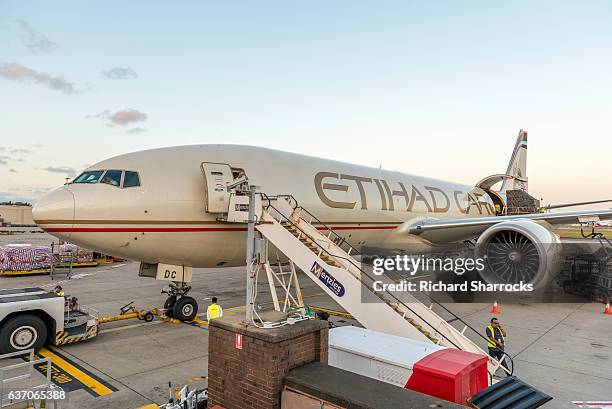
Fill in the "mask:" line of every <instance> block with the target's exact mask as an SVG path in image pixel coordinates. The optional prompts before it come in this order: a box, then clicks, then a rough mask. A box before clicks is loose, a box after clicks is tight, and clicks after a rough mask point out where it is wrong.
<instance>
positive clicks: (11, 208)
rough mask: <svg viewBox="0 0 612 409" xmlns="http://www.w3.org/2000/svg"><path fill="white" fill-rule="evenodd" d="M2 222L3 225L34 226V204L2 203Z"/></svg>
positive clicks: (0, 213) (0, 210)
mask: <svg viewBox="0 0 612 409" xmlns="http://www.w3.org/2000/svg"><path fill="white" fill-rule="evenodd" d="M0 223H1V224H2V225H13V226H15V225H17V226H34V225H35V224H36V223H34V219H32V206H25V205H0Z"/></svg>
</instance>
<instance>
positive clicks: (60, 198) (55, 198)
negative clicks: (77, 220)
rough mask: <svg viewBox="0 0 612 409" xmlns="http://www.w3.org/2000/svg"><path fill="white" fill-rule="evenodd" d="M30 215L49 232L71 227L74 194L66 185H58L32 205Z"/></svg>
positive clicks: (72, 222)
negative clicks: (58, 186)
mask: <svg viewBox="0 0 612 409" xmlns="http://www.w3.org/2000/svg"><path fill="white" fill-rule="evenodd" d="M32 216H33V218H34V221H35V222H36V224H38V225H39V226H40V227H41V228H43V229H45V230H48V231H49V232H52V231H53V230H55V229H57V228H60V227H69V228H72V226H73V224H74V195H73V194H72V192H71V191H70V190H69V189H67V188H66V187H60V188H59V189H56V190H54V191H53V192H51V193H49V194H48V195H46V196H44V197H43V198H42V199H40V200H39V201H38V202H37V203H36V205H34V208H33V209H32ZM66 233H68V232H66ZM68 235H69V234H68Z"/></svg>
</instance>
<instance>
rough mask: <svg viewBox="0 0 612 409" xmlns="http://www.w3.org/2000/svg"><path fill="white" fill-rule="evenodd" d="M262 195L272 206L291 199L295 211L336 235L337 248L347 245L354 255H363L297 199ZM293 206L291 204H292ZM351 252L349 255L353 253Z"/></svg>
mask: <svg viewBox="0 0 612 409" xmlns="http://www.w3.org/2000/svg"><path fill="white" fill-rule="evenodd" d="M260 194H261V195H262V197H264V198H265V199H266V200H267V201H268V204H271V200H272V199H278V198H282V197H287V198H289V199H291V200H292V201H293V202H295V206H291V207H292V208H293V210H294V211H295V210H300V211H302V210H303V211H304V212H306V213H307V214H308V216H310V217H312V218H313V219H314V220H316V222H317V224H319V225H321V226H323V227H324V228H323V229H321V230H322V231H329V232H330V233H331V234H332V235H334V236H335V237H336V238H338V239H339V242H338V243H335V244H336V245H337V246H342V244H346V245H347V246H349V249H350V250H351V251H352V252H354V253H353V254H355V255H357V254H361V252H360V251H359V250H357V247H355V246H353V245H352V244H351V243H350V242H349V241H348V240H347V239H346V238H345V237H344V236H341V235H339V234H338V233H336V232H335V231H334V229H333V227H331V226H328V225H327V224H325V223H324V222H322V221H321V220H320V219H319V218H318V217H317V216H315V215H314V214H312V213H311V212H310V210H308V209H306V208H305V207H304V206H301V205H300V204H299V202H298V201H297V199H296V198H295V197H294V196H293V195H275V196H268V195H267V194H265V193H263V192H262V193H260ZM290 204H291V203H290ZM351 251H349V253H350V252H351Z"/></svg>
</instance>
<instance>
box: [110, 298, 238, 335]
mask: <svg viewBox="0 0 612 409" xmlns="http://www.w3.org/2000/svg"><path fill="white" fill-rule="evenodd" d="M240 312H244V305H241V306H238V307H232V308H228V309H226V310H224V311H223V313H224V314H225V315H235V314H238V313H240ZM201 316H206V313H205V312H201V313H199V314H198V315H196V318H194V319H193V320H192V321H191V323H194V324H199V325H200V326H202V325H208V321H206V320H202V319H200V318H198V317H201ZM164 322H166V321H162V320H159V321H153V322H142V323H139V324H130V325H123V326H121V327H114V328H107V329H101V330H100V332H99V334H106V333H110V332H117V331H123V330H125V329H132V328H138V327H144V326H148V325H157V324H162V323H164Z"/></svg>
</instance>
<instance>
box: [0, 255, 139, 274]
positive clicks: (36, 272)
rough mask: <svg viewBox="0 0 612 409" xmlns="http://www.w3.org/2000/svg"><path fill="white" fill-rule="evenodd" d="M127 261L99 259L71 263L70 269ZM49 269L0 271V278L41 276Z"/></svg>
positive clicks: (47, 272)
mask: <svg viewBox="0 0 612 409" xmlns="http://www.w3.org/2000/svg"><path fill="white" fill-rule="evenodd" d="M124 261H127V260H125V259H121V258H101V259H98V260H94V261H91V262H86V263H72V268H77V267H97V266H102V265H106V264H112V263H120V262H124ZM50 273H51V267H49V268H39V269H34V270H0V276H22V275H42V274H50Z"/></svg>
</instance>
